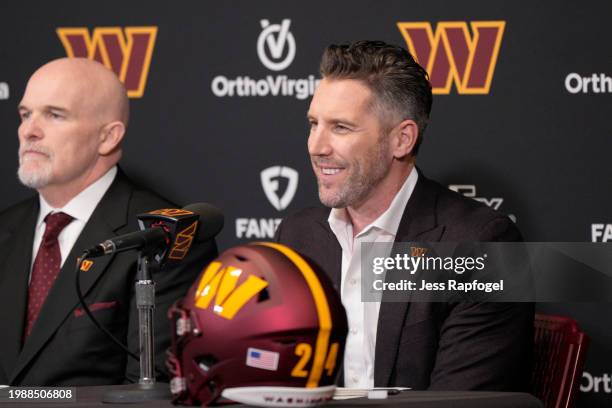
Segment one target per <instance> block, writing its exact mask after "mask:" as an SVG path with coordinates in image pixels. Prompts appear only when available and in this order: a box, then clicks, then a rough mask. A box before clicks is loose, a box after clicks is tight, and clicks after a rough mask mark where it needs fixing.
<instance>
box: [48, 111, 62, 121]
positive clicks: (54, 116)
mask: <svg viewBox="0 0 612 408" xmlns="http://www.w3.org/2000/svg"><path fill="white" fill-rule="evenodd" d="M49 117H50V118H52V119H62V118H63V116H62V115H61V114H59V113H56V112H49Z"/></svg>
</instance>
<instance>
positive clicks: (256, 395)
mask: <svg viewBox="0 0 612 408" xmlns="http://www.w3.org/2000/svg"><path fill="white" fill-rule="evenodd" d="M335 390H336V386H335V385H328V386H325V387H316V388H300V387H235V388H226V389H225V390H223V392H222V393H221V395H222V396H223V397H224V398H227V399H229V400H232V401H235V402H240V403H242V404H247V405H255V406H258V407H314V406H318V405H323V404H325V403H327V402H329V401H331V400H332V398H333V397H334V391H335Z"/></svg>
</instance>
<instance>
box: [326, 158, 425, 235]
mask: <svg viewBox="0 0 612 408" xmlns="http://www.w3.org/2000/svg"><path fill="white" fill-rule="evenodd" d="M418 179H419V174H418V171H417V170H416V167H413V168H412V170H411V171H410V174H409V175H408V177H406V180H405V181H404V184H403V185H402V188H400V190H399V191H398V192H397V194H396V195H395V197H393V201H391V204H390V205H389V207H388V208H387V209H386V210H385V212H384V213H382V214H381V215H380V216H379V217H378V218H377V219H375V220H374V221H373V222H372V223H371V224H369V225H368V226H366V227H365V228H364V229H363V231H361V232H360V233H359V234H358V235H362V234H367V233H368V231H370V230H371V229H373V228H377V229H379V230H382V231H385V232H386V233H388V234H391V235H393V236H395V235H396V234H397V230H398V228H399V224H400V222H401V220H402V215H403V214H404V209H405V208H406V205H407V204H408V200H409V199H410V196H411V195H412V192H413V191H414V187H415V186H416V183H417V181H418ZM327 222H328V223H329V226H330V228H331V229H332V231H333V232H334V233H335V234H336V236H337V235H338V234H339V232H340V230H346V229H347V228H348V227H350V228H351V231H352V225H351V223H350V220H349V218H348V214H347V212H346V208H332V210H331V211H330V213H329V217H328V218H327Z"/></svg>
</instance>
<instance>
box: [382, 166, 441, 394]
mask: <svg viewBox="0 0 612 408" xmlns="http://www.w3.org/2000/svg"><path fill="white" fill-rule="evenodd" d="M432 184H433V183H432V182H431V181H429V180H427V179H426V178H425V177H424V176H423V174H422V173H421V172H420V171H419V180H418V181H417V184H416V186H415V188H414V191H413V193H412V196H411V197H410V200H408V204H407V205H406V209H405V210H404V213H403V215H402V220H401V222H400V225H399V228H398V231H397V235H396V239H395V242H419V241H420V242H435V241H439V240H440V237H441V235H442V233H443V232H444V226H443V225H442V226H438V225H436V214H435V208H436V199H437V193H436V191H435V189H434V188H433V187H432ZM409 307H410V302H409V299H407V300H406V301H404V302H398V301H391V300H390V299H389V298H388V296H385V295H384V294H383V298H382V303H381V305H380V312H379V317H378V328H377V333H376V352H375V358H374V385H375V386H377V387H386V386H388V385H389V382H390V377H391V373H392V370H393V366H394V365H395V361H396V360H397V353H398V352H399V341H400V337H401V336H400V335H401V331H402V328H403V326H404V321H405V319H406V314H407V313H408V309H409ZM408 386H409V384H408Z"/></svg>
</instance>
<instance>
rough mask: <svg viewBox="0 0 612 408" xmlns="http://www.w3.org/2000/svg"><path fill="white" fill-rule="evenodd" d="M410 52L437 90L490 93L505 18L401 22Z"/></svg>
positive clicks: (401, 28) (442, 92) (400, 26)
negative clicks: (434, 22)
mask: <svg viewBox="0 0 612 408" xmlns="http://www.w3.org/2000/svg"><path fill="white" fill-rule="evenodd" d="M397 27H398V28H399V30H400V32H401V33H402V36H403V37H404V39H405V40H406V45H407V46H408V49H409V51H410V53H411V54H412V55H413V56H414V57H415V58H416V59H417V61H418V62H419V64H421V65H422V66H423V67H424V68H425V69H426V70H427V72H428V73H429V77H430V82H431V86H432V88H433V89H432V91H433V93H434V94H449V93H450V91H451V85H452V84H453V83H454V84H455V87H456V88H457V93H459V94H488V93H489V90H490V89H491V82H492V80H493V73H494V72H495V65H496V63H497V57H498V55H499V49H500V46H501V42H502V37H503V35H504V29H505V27H506V22H505V21H471V22H470V28H471V29H472V34H470V31H469V29H468V23H467V22H464V21H441V22H439V23H438V24H437V26H436V30H435V32H434V31H433V29H432V27H431V24H430V23H429V22H398V23H397Z"/></svg>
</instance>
